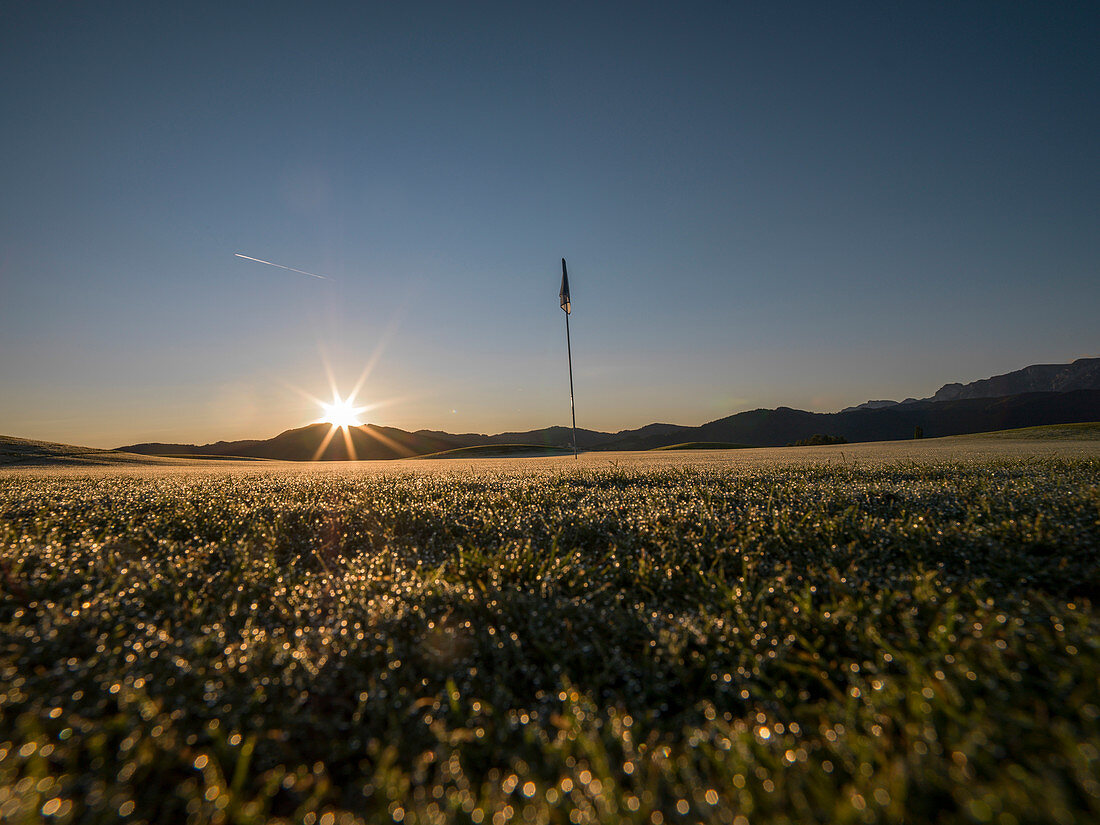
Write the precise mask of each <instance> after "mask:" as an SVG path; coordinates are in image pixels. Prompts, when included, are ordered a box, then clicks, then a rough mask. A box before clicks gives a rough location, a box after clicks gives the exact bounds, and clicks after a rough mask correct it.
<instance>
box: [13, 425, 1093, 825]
mask: <svg viewBox="0 0 1100 825" xmlns="http://www.w3.org/2000/svg"><path fill="white" fill-rule="evenodd" d="M1094 429H1095V428H1093V429H1087V428H1086V429H1082V430H1078V431H1074V432H1071V433H1070V436H1072V437H1068V436H1067V435H1066V432H1065V431H1064V430H1059V431H1058V433H1057V434H1052V433H1050V432H1046V433H1038V432H1037V433H1034V434H1032V435H1031V436H1021V435H1016V436H1014V437H1008V436H1005V437H996V436H994V435H984V436H970V437H957V438H945V439H929V440H924V441H907V442H891V443H880V444H843V445H833V446H827V447H803V448H771V449H739V450H715V451H707V450H690V451H686V452H680V451H660V452H647V453H588V454H582V455H581V456H580V458H579V459H578V460H574V458H573V457H572V456H554V457H543V458H525V457H515V458H481V459H464V458H448V459H422V460H415V461H414V460H408V461H389V462H359V463H340V462H330V463H318V464H292V463H281V462H241V463H235V462H230V461H225V460H221V461H212V462H202V461H195V462H188V461H184V460H179V461H174V462H173V463H172V464H167V465H164V466H151V465H150V466H139V465H135V464H123V463H120V464H119V465H118V466H57V462H56V461H54V463H53V464H51V463H50V460H49V458H48V457H47V458H43V459H42V465H41V466H8V467H6V468H0V584H2V587H3V590H2V601H0V683H2V687H0V818H3V819H4V820H5V821H12V822H34V821H39V820H45V821H52V822H109V821H116V820H118V819H123V820H126V821H135V822H137V821H144V822H187V821H191V822H226V823H259V822H269V821H283V822H287V823H297V822H308V823H314V824H315V823H338V822H359V821H364V822H406V823H408V822H416V823H421V822H424V823H428V822H432V823H435V822H439V823H442V822H463V823H467V822H468V823H476V824H477V825H481V823H493V825H502V823H505V822H553V823H559V822H560V823H581V822H637V823H653V824H654V825H663V823H675V822H699V821H703V822H715V823H739V825H745V823H750V822H751V823H759V822H776V823H778V822H821V823H839V822H926V821H937V822H995V823H1005V824H1006V825H1009V823H1025V822H1057V823H1070V822H1080V821H1086V820H1093V821H1095V820H1097V819H1098V818H1100V783H1098V782H1097V780H1096V775H1097V764H1098V761H1100V667H1098V665H1100V661H1098V660H1100V615H1098V612H1097V609H1096V605H1095V600H1096V597H1097V594H1098V593H1100V555H1098V553H1100V440H1096V439H1095V437H1094V435H1095V434H1094V432H1093V430H1094ZM1036 436H1041V437H1036ZM58 460H62V459H58ZM103 460H108V459H107V458H104V459H103ZM133 460H134V459H133V457H129V458H127V457H123V458H122V459H121V461H124V462H129V461H133Z"/></svg>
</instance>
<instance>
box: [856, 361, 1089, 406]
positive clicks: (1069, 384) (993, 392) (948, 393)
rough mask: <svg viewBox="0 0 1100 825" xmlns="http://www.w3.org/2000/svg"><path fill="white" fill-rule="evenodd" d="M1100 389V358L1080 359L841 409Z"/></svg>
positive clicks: (1036, 366)
mask: <svg viewBox="0 0 1100 825" xmlns="http://www.w3.org/2000/svg"><path fill="white" fill-rule="evenodd" d="M1073 390H1100V358H1078V359H1077V360H1076V361H1071V362H1070V363H1068V364H1032V365H1030V366H1027V367H1023V368H1022V369H1018V370H1013V371H1012V372H1006V373H1004V374H1002V375H994V376H992V377H991V378H982V379H980V380H978V381H971V382H970V383H969V384H960V383H952V384H944V385H943V386H942V387H940V388H939V389H938V390H936V392H935V393H934V394H933V395H931V396H929V397H928V398H906V399H905V400H904V401H889V400H883V401H864V402H863V403H862V404H858V405H856V406H854V407H845V408H844V409H843V410H841V412H851V411H852V410H874V409H884V408H886V407H896V406H899V405H901V404H919V403H921V402H924V401H959V400H962V399H967V398H1000V397H1003V396H1007V395H1022V394H1023V393H1028V392H1071V391H1073Z"/></svg>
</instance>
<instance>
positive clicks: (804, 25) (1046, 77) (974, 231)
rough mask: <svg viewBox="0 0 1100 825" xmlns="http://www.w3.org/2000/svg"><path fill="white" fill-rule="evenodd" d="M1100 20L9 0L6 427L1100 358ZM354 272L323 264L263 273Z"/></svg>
mask: <svg viewBox="0 0 1100 825" xmlns="http://www.w3.org/2000/svg"><path fill="white" fill-rule="evenodd" d="M1098 44H1100V6H1098V5H1097V4H1095V3H1028V4H1022V3H1007V2H991V3H929V4H921V3H905V4H893V3H891V4H877V3H858V4H851V5H849V4H843V3H792V4H784V3H752V4H749V3H745V4H738V3H682V4H672V3H622V4H612V3H599V4H597V3H578V4H561V3H515V2H508V3H499V4H463V3H433V4H416V3H408V4H405V3H385V4H383V3H374V4H360V3H339V4H338V3H304V2H303V3H258V2H257V3H232V4H228V3H211V4H202V3H177V4H166V3H116V2H110V3H54V2H33V3H32V2H27V3H5V4H3V5H2V6H0V78H2V83H0V112H2V113H3V115H2V119H0V279H2V281H0V287H2V290H0V432H3V433H5V434H10V435H18V436H23V437H29V438H41V439H48V440H57V441H67V442H75V443H83V444H90V445H96V446H118V445H120V444H125V443H132V442H135V441H146V440H161V441H187V442H204V441H209V440H215V439H218V438H224V439H235V438H245V437H257V438H262V437H270V436H272V435H274V434H276V433H278V432H280V431H281V430H284V429H288V428H290V427H294V426H300V425H302V424H304V423H308V422H309V421H311V420H314V419H315V418H316V417H317V416H318V414H319V412H318V410H317V408H316V406H315V405H314V404H313V403H312V402H310V401H309V400H308V399H306V398H305V397H304V396H303V395H302V394H301V393H303V392H304V393H307V394H311V395H314V396H327V395H328V392H329V391H328V379H327V378H326V377H325V370H324V364H325V363H326V361H327V363H329V364H330V365H331V367H332V370H333V373H334V376H335V378H336V381H337V383H338V384H339V386H340V388H341V389H342V390H345V391H346V390H349V389H350V388H351V386H352V385H353V384H354V383H355V380H356V378H357V376H358V375H359V373H360V371H361V370H362V368H363V367H364V365H365V364H366V363H367V362H368V360H369V359H370V358H371V357H372V355H374V354H377V355H378V357H377V362H376V365H375V368H374V369H373V371H372V372H371V374H370V377H369V379H368V380H367V382H366V384H365V385H364V387H363V391H362V393H361V396H360V397H361V398H362V399H363V400H364V402H381V401H385V402H386V403H385V404H384V405H383V406H381V407H379V408H378V409H376V410H373V411H371V413H370V414H369V415H368V416H367V418H369V419H370V420H371V421H374V422H377V423H383V424H388V425H392V426H398V427H402V428H405V429H417V428H421V427H428V428H433V429H446V430H449V431H452V432H469V431H480V432H499V431H503V430H509V429H531V428H536V427H542V426H547V425H551V424H564V423H567V422H568V419H569V404H568V377H567V374H566V364H565V340H564V316H563V313H562V312H561V310H560V309H559V308H558V305H557V291H558V281H559V277H560V265H559V259H560V258H561V257H563V256H564V257H565V258H567V259H568V261H569V266H570V278H571V282H572V287H573V307H574V313H573V316H572V322H571V323H572V334H573V352H574V359H575V373H576V384H577V416H578V424H579V425H581V426H585V427H591V428H594V429H605V430H617V429H622V428H626V427H636V426H640V425H643V424H647V423H650V422H653V421H668V422H673V423H680V424H700V423H702V422H704V421H708V420H712V419H714V418H718V417H721V416H724V415H728V414H731V413H734V412H738V411H741V410H745V409H751V408H755V407H761V406H765V407H771V406H777V405H785V406H791V407H800V408H805V409H814V410H822V411H832V410H836V409H839V408H841V407H843V406H846V405H849V404H854V403H859V402H861V401H865V400H867V399H869V398H876V399H878V398H895V399H900V398H903V397H905V396H910V395H913V396H925V395H930V394H931V393H932V392H934V391H935V390H936V389H937V388H938V387H939V386H940V385H941V384H943V383H944V382H947V381H970V380H975V379H979V378H984V377H988V376H989V375H992V374H994V373H1001V372H1007V371H1009V370H1012V369H1017V368H1019V367H1023V366H1025V365H1027V364H1031V363H1042V362H1061V361H1068V360H1071V359H1073V358H1076V357H1080V356H1084V355H1097V354H1098V353H1100V322H1098V321H1097V318H1098V317H1100V278H1098V277H1097V276H1098V271H1100V266H1098V264H1100V230H1098V227H1100V139H1098V135H1100V70H1098V66H1100V45H1098ZM238 252H240V253H243V254H246V255H251V256H255V257H258V258H263V259H265V260H268V261H275V262H278V263H281V264H284V265H287V266H291V267H296V268H299V269H304V270H308V271H311V272H316V273H321V274H325V275H328V276H329V280H327V281H322V280H319V279H315V278H310V277H308V276H304V275H299V274H295V273H292V272H287V271H285V270H280V269H275V268H272V267H266V266H262V265H260V264H256V263H252V262H249V261H245V260H242V259H240V258H236V257H234V253H238Z"/></svg>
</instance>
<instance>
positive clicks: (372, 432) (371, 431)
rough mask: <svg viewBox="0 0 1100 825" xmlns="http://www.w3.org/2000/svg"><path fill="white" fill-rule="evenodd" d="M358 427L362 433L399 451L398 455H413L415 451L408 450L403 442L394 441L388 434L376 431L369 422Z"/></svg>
mask: <svg viewBox="0 0 1100 825" xmlns="http://www.w3.org/2000/svg"><path fill="white" fill-rule="evenodd" d="M358 429H359V430H360V431H362V432H363V433H365V434H366V435H369V436H370V437H371V438H373V439H374V440H375V441H378V442H381V443H382V444H385V445H386V446H387V447H389V448H390V449H391V450H393V451H394V452H396V453H399V454H400V455H403V456H411V455H415V452H414V451H413V450H410V449H409V448H408V447H406V446H405V445H404V444H400V443H398V442H396V441H394V440H393V439H392V438H390V437H389V436H388V435H383V434H382V433H380V432H378V430H376V429H373V428H372V427H371V426H370V425H369V424H364V425H363V426H361V427H359V428H358Z"/></svg>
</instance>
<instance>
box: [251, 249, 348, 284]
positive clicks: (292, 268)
mask: <svg viewBox="0 0 1100 825" xmlns="http://www.w3.org/2000/svg"><path fill="white" fill-rule="evenodd" d="M233 254H234V255H236V256H237V257H238V258H244V259H245V260H246V261H255V262H256V263H258V264H267V265H268V266H277V267H279V269H285V270H287V271H288V272H297V273H299V274H301V275H308V276H309V277H311V278H320V279H321V280H322V281H327V280H329V279H328V278H327V277H326V276H324V275H318V274H317V273H316V272H306V271H305V270H304V269H295V268H294V267H292V266H283V265H282V264H273V263H271V261H261V260H260V259H259V258H253V257H252V256H251V255H242V254H241V253H240V252H234V253H233Z"/></svg>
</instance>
